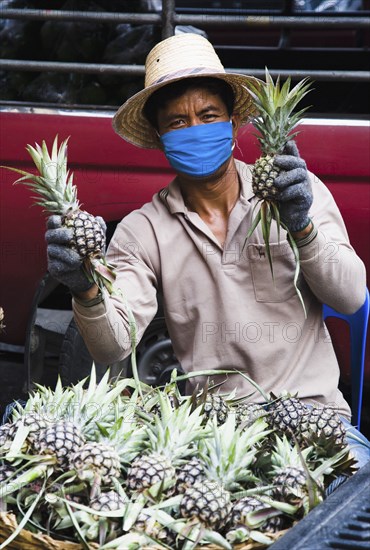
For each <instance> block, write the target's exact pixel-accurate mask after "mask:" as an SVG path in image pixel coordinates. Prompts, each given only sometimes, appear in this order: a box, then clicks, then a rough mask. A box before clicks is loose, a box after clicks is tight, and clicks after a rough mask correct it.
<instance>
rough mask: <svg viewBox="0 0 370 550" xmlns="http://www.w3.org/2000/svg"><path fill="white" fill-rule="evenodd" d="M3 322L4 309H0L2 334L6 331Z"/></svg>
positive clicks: (0, 329)
mask: <svg viewBox="0 0 370 550" xmlns="http://www.w3.org/2000/svg"><path fill="white" fill-rule="evenodd" d="M3 321H4V310H3V308H2V307H0V333H1V332H3V330H4V329H5V325H4V323H3Z"/></svg>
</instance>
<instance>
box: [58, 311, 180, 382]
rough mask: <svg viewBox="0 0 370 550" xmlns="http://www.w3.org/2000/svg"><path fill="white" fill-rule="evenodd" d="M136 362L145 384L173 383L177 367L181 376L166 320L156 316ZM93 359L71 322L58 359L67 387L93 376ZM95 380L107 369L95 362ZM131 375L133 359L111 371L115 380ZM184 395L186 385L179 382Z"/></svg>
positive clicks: (143, 339) (145, 336)
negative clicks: (172, 374) (172, 373)
mask: <svg viewBox="0 0 370 550" xmlns="http://www.w3.org/2000/svg"><path fill="white" fill-rule="evenodd" d="M136 361H137V368H138V373H139V378H140V380H142V381H143V382H144V383H146V384H149V385H152V386H160V385H163V384H165V383H166V382H168V381H169V380H170V377H171V372H172V370H173V369H174V368H176V369H177V372H178V374H182V373H183V371H182V369H181V366H180V363H179V362H178V360H177V358H176V356H175V353H174V351H173V347H172V343H171V339H170V337H169V334H168V331H167V326H166V322H165V319H164V317H156V318H155V319H154V320H153V321H152V322H151V323H150V325H149V327H148V328H147V330H146V331H145V333H144V335H143V337H142V339H141V341H140V343H139V345H138V346H137V349H136ZM92 363H93V360H92V357H91V355H90V353H89V351H88V349H87V347H86V345H85V342H84V341H83V338H82V336H81V334H80V332H79V330H78V328H77V325H76V323H75V321H74V319H72V321H71V322H70V324H69V326H68V328H67V331H66V333H65V336H64V340H63V343H62V345H61V350H60V356H59V374H60V377H61V380H62V384H63V385H64V386H69V385H71V384H76V383H77V382H78V381H79V380H82V379H83V378H86V377H87V376H89V375H90V373H91V367H92ZM95 369H96V377H97V380H100V379H101V378H102V376H103V375H104V373H105V372H106V369H107V367H106V366H104V365H102V364H100V363H95ZM120 372H122V373H123V376H128V377H130V376H132V367H131V357H130V356H129V357H127V358H126V359H124V360H123V361H121V362H120V363H119V364H115V365H114V366H113V368H112V375H113V377H116V376H119V374H120ZM179 389H180V391H181V392H182V393H183V392H184V390H185V384H184V383H183V384H182V383H179Z"/></svg>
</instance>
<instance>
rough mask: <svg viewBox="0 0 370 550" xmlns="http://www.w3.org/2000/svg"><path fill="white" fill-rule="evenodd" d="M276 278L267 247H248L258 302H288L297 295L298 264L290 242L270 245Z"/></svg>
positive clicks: (256, 245) (253, 245)
mask: <svg viewBox="0 0 370 550" xmlns="http://www.w3.org/2000/svg"><path fill="white" fill-rule="evenodd" d="M270 251H271V258H272V267H273V270H274V278H272V275H271V269H270V264H269V260H268V257H267V252H266V246H265V245H261V244H250V245H248V259H249V264H250V268H251V274H252V281H253V288H254V294H255V298H256V301H257V302H286V301H287V300H289V299H290V298H291V297H292V296H294V295H295V293H296V290H295V288H294V273H295V268H296V262H295V258H294V254H293V251H292V249H291V248H290V246H289V243H288V241H282V242H281V243H279V244H278V243H271V244H270Z"/></svg>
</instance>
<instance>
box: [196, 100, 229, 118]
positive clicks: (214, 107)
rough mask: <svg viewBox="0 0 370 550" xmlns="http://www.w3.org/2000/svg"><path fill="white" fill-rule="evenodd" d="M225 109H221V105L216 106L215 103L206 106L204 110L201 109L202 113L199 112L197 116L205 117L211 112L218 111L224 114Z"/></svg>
mask: <svg viewBox="0 0 370 550" xmlns="http://www.w3.org/2000/svg"><path fill="white" fill-rule="evenodd" d="M223 110H224V109H223V108H221V107H220V106H219V105H214V104H213V103H210V104H209V105H206V106H205V107H203V109H201V110H200V111H198V112H197V115H204V114H206V113H209V111H218V112H220V111H221V112H222V111H223Z"/></svg>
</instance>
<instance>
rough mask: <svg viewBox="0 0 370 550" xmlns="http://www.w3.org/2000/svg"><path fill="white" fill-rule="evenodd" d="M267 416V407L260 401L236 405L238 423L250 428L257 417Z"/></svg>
mask: <svg viewBox="0 0 370 550" xmlns="http://www.w3.org/2000/svg"><path fill="white" fill-rule="evenodd" d="M261 416H267V415H266V411H265V409H264V408H263V407H262V405H259V404H258V403H241V404H240V405H239V406H237V407H235V420H236V425H237V426H240V427H242V428H248V427H249V426H251V425H252V424H253V422H254V421H255V420H257V418H260V417H261Z"/></svg>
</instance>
